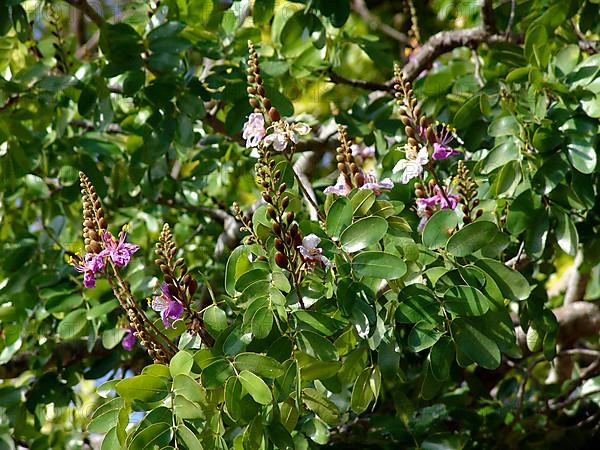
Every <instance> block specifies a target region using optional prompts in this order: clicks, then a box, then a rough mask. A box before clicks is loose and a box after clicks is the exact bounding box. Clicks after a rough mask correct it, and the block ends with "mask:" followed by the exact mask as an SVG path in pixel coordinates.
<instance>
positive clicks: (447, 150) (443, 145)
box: [431, 123, 463, 160]
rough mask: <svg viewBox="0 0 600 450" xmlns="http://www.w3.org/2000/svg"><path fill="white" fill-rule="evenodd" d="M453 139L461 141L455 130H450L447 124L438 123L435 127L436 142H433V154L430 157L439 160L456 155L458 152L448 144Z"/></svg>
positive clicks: (460, 142)
mask: <svg viewBox="0 0 600 450" xmlns="http://www.w3.org/2000/svg"><path fill="white" fill-rule="evenodd" d="M454 139H456V141H457V142H458V143H459V144H462V143H463V142H462V140H461V139H460V138H459V137H458V136H457V135H456V132H455V130H451V129H450V127H449V126H448V125H445V124H442V123H438V124H437V125H436V127H435V140H436V142H434V144H433V154H432V155H431V157H432V158H433V159H435V160H440V159H446V158H448V157H450V156H453V155H458V154H459V152H458V151H457V150H455V149H453V148H452V147H450V145H449V144H450V143H451V142H452V141H453V140H454Z"/></svg>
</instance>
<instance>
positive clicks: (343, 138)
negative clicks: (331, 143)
mask: <svg viewBox="0 0 600 450" xmlns="http://www.w3.org/2000/svg"><path fill="white" fill-rule="evenodd" d="M338 136H339V138H340V146H339V147H337V148H336V156H335V159H336V161H337V167H338V170H339V171H340V173H341V174H342V175H343V176H344V180H345V182H346V185H347V186H350V187H357V186H362V185H363V184H364V181H365V180H364V175H363V172H362V170H361V169H360V167H358V165H357V164H356V161H355V160H354V156H353V155H352V149H351V145H352V142H351V141H350V140H349V139H348V134H347V133H346V129H345V128H344V127H343V126H342V125H338Z"/></svg>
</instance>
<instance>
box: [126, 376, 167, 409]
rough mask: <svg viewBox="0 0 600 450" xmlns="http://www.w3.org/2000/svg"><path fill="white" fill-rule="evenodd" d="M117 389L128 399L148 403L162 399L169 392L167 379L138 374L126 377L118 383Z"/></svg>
mask: <svg viewBox="0 0 600 450" xmlns="http://www.w3.org/2000/svg"><path fill="white" fill-rule="evenodd" d="M115 389H116V390H117V393H118V394H119V395H120V396H121V397H123V398H124V399H126V400H138V401H140V402H146V403H151V402H157V401H159V400H162V399H163V398H165V397H166V396H167V395H168V393H169V390H168V388H167V384H166V383H165V381H164V380H163V379H162V378H158V377H155V376H152V375H136V376H134V377H131V378H125V379H124V380H121V381H119V382H118V383H117V385H116V386H115Z"/></svg>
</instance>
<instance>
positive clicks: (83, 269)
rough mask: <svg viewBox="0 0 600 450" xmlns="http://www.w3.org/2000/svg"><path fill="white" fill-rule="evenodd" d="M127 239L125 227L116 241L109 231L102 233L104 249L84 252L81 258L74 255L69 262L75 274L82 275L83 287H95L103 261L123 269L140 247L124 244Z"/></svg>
mask: <svg viewBox="0 0 600 450" xmlns="http://www.w3.org/2000/svg"><path fill="white" fill-rule="evenodd" d="M126 237H127V226H124V227H123V229H122V230H121V232H120V233H119V239H116V238H115V237H114V236H113V235H112V234H111V233H110V232H109V231H104V232H102V242H103V245H104V248H103V249H102V250H101V251H100V253H97V254H95V253H92V252H86V254H85V255H84V256H83V257H81V256H80V255H79V254H76V255H75V257H74V258H71V260H70V261H69V262H70V264H71V265H72V266H73V267H74V268H75V270H76V271H77V272H80V273H83V274H84V275H83V285H84V286H85V287H86V288H93V287H96V278H95V275H96V274H97V273H98V272H100V271H101V270H102V269H103V268H104V266H105V264H104V260H105V259H110V261H112V262H113V263H114V264H115V265H116V266H117V267H125V266H126V265H127V264H129V260H130V259H131V255H133V254H134V253H135V252H137V251H138V250H139V249H140V247H139V246H137V245H134V244H129V243H127V242H125V238H126Z"/></svg>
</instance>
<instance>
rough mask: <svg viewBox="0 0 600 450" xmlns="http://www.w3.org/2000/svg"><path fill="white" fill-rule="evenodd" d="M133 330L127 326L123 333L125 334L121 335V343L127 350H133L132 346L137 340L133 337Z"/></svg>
mask: <svg viewBox="0 0 600 450" xmlns="http://www.w3.org/2000/svg"><path fill="white" fill-rule="evenodd" d="M134 332H135V330H134V329H133V328H131V327H129V328H127V332H126V333H125V336H123V340H122V341H121V345H122V346H123V348H124V349H125V350H127V351H128V352H130V351H131V350H133V346H134V345H135V343H136V342H137V338H136V337H135V334H134Z"/></svg>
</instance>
